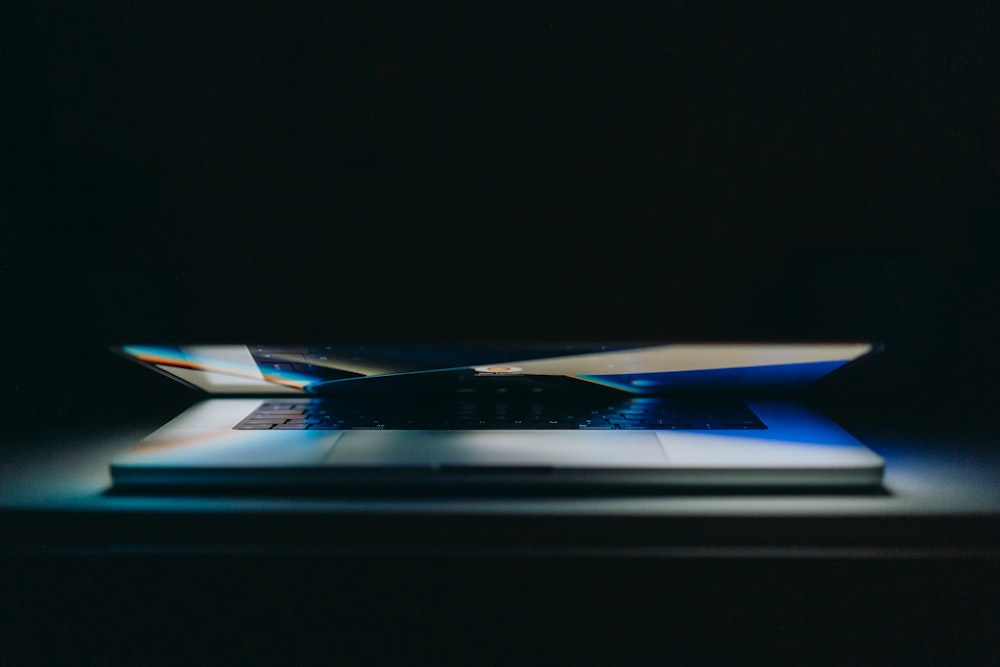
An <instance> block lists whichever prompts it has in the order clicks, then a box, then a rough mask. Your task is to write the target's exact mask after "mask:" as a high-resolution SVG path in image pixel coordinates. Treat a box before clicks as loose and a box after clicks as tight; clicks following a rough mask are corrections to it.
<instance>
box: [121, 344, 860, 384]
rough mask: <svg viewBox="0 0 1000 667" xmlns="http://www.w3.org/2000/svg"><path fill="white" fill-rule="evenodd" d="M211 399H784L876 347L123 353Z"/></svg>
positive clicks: (234, 348) (175, 348) (131, 349)
mask: <svg viewBox="0 0 1000 667" xmlns="http://www.w3.org/2000/svg"><path fill="white" fill-rule="evenodd" d="M114 349H115V351H116V352H118V353H120V354H122V355H124V356H126V357H127V358H129V359H132V360H134V361H136V362H139V363H140V364H142V365H144V366H147V367H150V368H152V369H154V370H157V371H159V372H161V373H163V374H165V375H167V376H169V377H171V378H173V379H175V380H177V381H180V382H183V383H185V384H187V385H189V386H191V387H193V388H196V389H199V390H201V391H204V392H207V393H209V394H212V395H216V396H232V395H244V396H247V395H252V396H272V395H273V396H278V395H305V396H323V395H331V396H336V395H344V394H392V393H428V392H431V393H434V392H441V393H452V392H455V391H458V392H478V391H480V390H486V391H490V392H493V391H513V392H517V391H547V392H553V391H562V392H573V391H584V390H586V389H587V388H590V389H591V390H593V389H594V388H596V387H600V388H605V389H610V390H617V391H621V392H625V393H627V394H634V395H640V396H641V395H659V394H672V393H739V394H754V393H789V392H794V391H798V390H801V389H803V388H805V387H807V386H809V385H811V384H812V383H814V382H816V381H817V380H819V379H820V378H822V377H824V376H826V375H829V374H830V373H832V372H834V371H835V370H837V369H839V368H841V367H842V366H844V365H846V364H848V363H850V362H852V361H854V360H857V359H859V358H861V357H864V356H866V355H869V354H872V353H873V352H875V351H876V350H877V346H876V345H875V344H872V343H867V342H851V343H670V344H667V343H648V342H642V343H542V344H532V345H505V344H456V345H402V344H400V345H388V344H381V345H352V344H331V345H257V344H250V345H122V346H119V347H116V348H114Z"/></svg>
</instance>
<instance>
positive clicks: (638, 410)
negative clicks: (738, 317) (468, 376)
mask: <svg viewBox="0 0 1000 667" xmlns="http://www.w3.org/2000/svg"><path fill="white" fill-rule="evenodd" d="M234 428H236V429H239V430H268V429H281V430H305V429H309V430H351V429H353V430H372V429H563V430H576V429H580V430H593V429H599V430H610V429H640V430H644V429H683V430H706V429H727V430H732V429H766V428H767V427H766V426H765V425H764V424H763V423H762V422H761V421H760V419H758V418H757V416H756V415H754V414H753V412H751V411H750V409H749V408H747V407H746V406H745V405H744V404H743V403H742V402H740V401H736V400H731V399H705V400H701V399H687V398H648V397H643V398H635V399H628V400H624V401H620V402H617V403H610V404H609V403H603V404H594V403H575V404H568V403H562V402H557V403H549V402H543V401H513V400H511V401H501V400H436V401H426V400H402V399H384V400H378V401H372V400H363V399H338V400H321V399H313V400H274V401H267V402H265V403H263V404H262V405H261V406H260V407H259V408H258V409H257V410H255V411H254V412H252V413H251V414H250V415H249V416H247V417H246V418H245V419H244V420H243V421H241V422H240V423H239V424H237V425H236V426H235V427H234Z"/></svg>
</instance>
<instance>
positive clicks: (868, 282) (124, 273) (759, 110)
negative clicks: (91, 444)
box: [0, 2, 1000, 403]
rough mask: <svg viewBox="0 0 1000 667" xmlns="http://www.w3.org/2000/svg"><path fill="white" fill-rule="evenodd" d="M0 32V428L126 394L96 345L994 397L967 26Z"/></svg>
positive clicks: (915, 18) (380, 15)
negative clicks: (509, 361)
mask: <svg viewBox="0 0 1000 667" xmlns="http://www.w3.org/2000/svg"><path fill="white" fill-rule="evenodd" d="M3 11H4V14H5V17H4V18H5V20H4V21H3V23H4V34H5V48H4V53H3V59H2V60H3V67H4V75H5V81H6V84H5V86H4V89H5V95H4V99H5V103H4V109H5V113H6V114H7V120H6V122H4V123H3V128H2V130H0V132H2V139H3V145H2V157H0V166H2V169H3V172H2V174H3V176H2V178H3V180H2V181H0V183H2V190H0V205H2V210H0V212H2V216H3V228H4V234H3V236H2V239H0V252H2V255H0V261H2V269H3V284H4V286H3V295H2V296H3V299H4V302H5V315H6V317H5V318H4V319H5V320H6V324H5V325H4V336H5V338H6V339H7V341H8V345H7V348H8V351H9V353H10V352H12V354H11V356H12V357H13V359H11V360H10V361H9V362H8V363H9V364H10V368H11V372H10V373H8V374H7V376H6V377H5V378H4V381H3V382H4V385H5V389H6V390H7V393H8V394H13V395H16V396H22V397H23V396H26V395H41V394H44V395H48V396H50V397H53V396H54V394H53V392H62V393H64V394H65V396H64V397H63V398H60V399H59V400H61V401H62V402H63V403H66V402H69V403H72V402H74V401H78V400H82V399H81V396H82V394H81V392H79V387H78V384H79V383H78V382H77V379H78V378H80V377H87V381H86V384H87V385H88V386H90V387H93V388H94V389H95V390H96V391H94V392H86V395H95V394H99V393H101V392H104V393H107V392H113V391H116V389H115V386H116V385H117V386H121V384H122V383H124V384H126V385H128V384H130V383H133V384H131V386H132V388H131V389H130V390H128V391H126V392H124V393H127V394H134V393H136V392H139V393H143V392H154V391H156V388H157V387H161V386H163V383H162V380H160V379H159V378H154V380H155V381H151V382H149V383H148V384H143V382H145V379H143V377H142V375H141V374H140V373H136V372H135V369H132V368H126V367H125V366H123V365H122V364H121V362H119V361H117V360H114V359H111V358H110V357H109V356H108V355H107V353H106V346H107V345H108V344H110V343H114V342H126V341H132V342H134V341H143V342H192V341H221V342H234V341H235V342H242V341H314V340H336V341H342V340H346V341H365V340H386V339H389V340H417V339H419V340H433V341H442V342H449V341H454V340H464V339H484V338H487V339H492V340H538V339H556V340H565V339H570V340H593V339H603V338H610V339H655V340H701V339H745V338H751V339H799V338H809V339H840V338H862V339H875V340H881V341H885V342H887V343H889V348H888V349H889V352H888V353H887V355H886V356H885V357H884V359H883V360H881V361H880V362H879V365H877V366H876V370H875V371H872V372H871V373H870V374H869V375H868V376H865V377H863V378H862V379H863V380H864V382H859V383H857V386H862V385H864V386H865V387H868V388H869V391H870V392H874V393H877V394H886V393H895V392H897V391H903V390H905V391H909V392H915V393H918V394H926V393H927V392H933V393H936V394H941V393H943V394H946V395H952V394H953V393H954V392H955V391H956V390H957V387H959V386H962V387H965V388H966V389H969V388H971V390H968V391H963V394H970V395H980V394H982V390H983V389H984V388H989V387H991V386H992V381H991V378H992V376H993V374H994V372H995V371H996V370H998V369H1000V368H998V367H1000V364H998V356H997V354H996V353H995V352H994V350H993V339H994V337H995V336H996V335H997V333H998V331H1000V327H998V318H997V316H996V310H997V309H996V307H995V301H996V299H995V295H996V294H997V292H998V288H1000V280H998V275H1000V274H998V272H997V268H996V264H997V262H996V257H997V250H998V245H1000V244H998V243H997V241H998V232H997V225H996V221H997V220H998V219H1000V196H998V188H997V185H998V179H1000V93H998V92H997V91H1000V76H998V72H1000V61H998V59H997V54H998V51H997V46H996V42H995V40H993V39H992V36H994V35H996V34H1000V31H998V29H1000V21H998V11H997V9H996V7H995V6H991V5H990V4H989V3H978V4H976V3H969V4H965V3H962V4H960V5H955V4H954V3H946V2H941V3H923V4H919V5H917V6H912V5H910V4H908V3H875V4H874V5H872V6H867V7H848V6H829V7H814V6H812V3H809V7H808V8H807V7H803V6H801V3H788V4H786V5H783V4H775V3H733V4H731V5H730V4H719V3H690V4H687V3H670V2H666V3H655V4H643V5H639V6H635V7H630V8H628V9H609V8H604V9H603V10H597V9H595V8H594V7H591V6H588V5H586V4H583V5H579V4H576V3H574V4H573V5H572V6H570V5H564V4H559V3H556V4H552V3H526V4H523V5H518V4H514V5H511V4H510V3H496V4H492V3H485V4H480V3H461V2H452V3H432V5H431V6H423V5H419V4H417V5H405V4H404V5H399V4H397V3H319V4H317V5H314V6H300V5H294V6H292V5H287V4H284V3H274V4H269V3H253V2H246V3H240V2H236V3H227V4H225V5H221V4H218V5H213V6H211V7H208V8H200V9H198V10H193V9H192V10H185V9H180V8H178V7H176V6H173V5H171V4H170V3H155V2H134V3H122V4H118V5H110V6H106V5H103V4H101V5H97V6H76V5H75V4H74V3H53V2H33V3H9V4H8V6H6V7H5V9H4V10H3ZM876 376H877V377H876ZM59 387H68V388H66V389H59ZM856 388H857V387H855V389H856ZM172 390H173V388H170V389H163V391H165V392H169V391H172ZM117 391H119V393H122V392H121V390H120V389H119V390H117Z"/></svg>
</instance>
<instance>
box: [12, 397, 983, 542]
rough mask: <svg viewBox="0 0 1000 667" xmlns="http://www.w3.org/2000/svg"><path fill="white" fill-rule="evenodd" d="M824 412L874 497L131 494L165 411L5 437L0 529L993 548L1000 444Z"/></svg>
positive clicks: (248, 538)
mask: <svg viewBox="0 0 1000 667" xmlns="http://www.w3.org/2000/svg"><path fill="white" fill-rule="evenodd" d="M828 412H829V411H828ZM831 414H832V416H834V418H835V419H837V420H838V421H840V422H841V423H842V424H843V425H844V426H845V427H846V428H847V429H848V430H849V431H851V432H852V433H854V434H855V435H856V436H857V437H858V438H859V439H860V440H861V441H862V442H865V443H866V444H867V445H868V446H869V447H870V448H871V449H873V450H874V451H876V452H877V453H878V454H880V455H881V456H882V457H884V458H885V460H886V472H885V478H884V488H883V490H882V491H881V492H877V493H870V492H866V493H843V494H840V493H832V492H824V493H811V492H809V493H806V492H796V493H773V492H772V493H761V492H753V493H744V492H739V493H736V492H728V493H727V492H715V493H692V492H685V493H677V492H665V493H654V492H650V491H645V492H641V493H638V492H632V493H600V494H580V493H575V494H561V495H560V494H555V493H552V494H534V495H530V496H529V495H523V494H518V493H510V492H508V493H502V494H496V493H494V494H493V495H487V494H477V493H463V494H462V495H454V494H451V495H449V494H447V493H435V494H419V495H416V494H404V493H402V492H397V493H384V492H379V493H371V494H363V495H362V494H358V493H354V494H352V495H345V494H340V495H337V494H335V493H331V494H324V495H322V496H319V495H315V494H313V495H289V494H260V493H258V494H253V495H249V494H248V495H243V496H241V495H234V494H225V495H221V494H202V495H192V494H186V495H185V494H171V495H168V494H159V495H151V494H143V495H139V494H122V493H118V492H114V491H113V490H112V489H111V481H110V477H109V474H108V468H107V462H108V461H109V460H110V459H111V458H112V457H113V456H114V455H116V454H117V453H118V452H120V451H121V450H122V449H124V448H126V447H128V446H129V445H130V444H131V443H133V442H135V441H137V440H138V439H140V438H141V437H143V436H144V435H145V434H147V433H149V432H150V431H152V430H153V429H154V428H155V427H157V426H158V425H159V423H160V422H162V421H166V419H167V418H168V417H169V415H164V416H163V417H162V419H155V418H154V419H145V420H143V419H139V420H133V421H131V422H129V423H119V424H114V423H109V424H105V425H101V424H96V425H95V424H93V423H92V424H90V425H89V426H86V427H83V428H78V429H75V430H65V429H64V430H62V431H61V432H58V431H53V430H45V429H44V428H43V429H35V430H33V431H27V432H22V433H17V434H12V433H8V434H6V436H5V437H6V438H8V440H9V443H8V444H9V445H10V446H7V447H6V448H5V450H4V451H5V452H6V453H5V455H4V458H3V465H2V468H0V516H2V517H4V521H3V523H4V527H3V528H0V535H2V536H3V543H2V544H3V545H4V547H5V548H8V549H11V548H14V549H31V548H40V547H41V546H43V545H44V547H45V548H48V549H51V548H55V547H56V546H59V545H61V546H62V547H65V548H90V547H96V548H116V547H118V548H125V547H128V548H142V547H143V546H146V547H150V546H151V547H154V548H168V547H170V548H181V547H182V546H183V548H189V549H197V548H207V546H208V545H211V548H214V549H224V548H227V547H236V548H240V549H253V548H256V549H272V548H275V547H276V546H281V545H283V547H288V548H291V546H293V545H294V547H295V548H297V549H304V548H336V549H347V548H350V549H388V548H392V549H423V550H433V549H448V550H452V551H453V550H455V549H463V548H465V549H483V548H487V549H493V550H497V549H500V550H503V549H506V550H515V551H516V550H531V551H534V552H538V551H539V550H542V551H544V550H546V549H549V550H560V549H564V550H565V549H577V550H581V549H582V550H586V549H591V550H601V549H606V550H619V551H621V550H643V549H646V550H650V549H651V550H660V551H663V550H667V551H671V550H672V551H673V552H676V553H695V554H697V553H701V552H702V551H701V550H704V549H711V550H714V551H713V553H724V552H725V551H726V550H727V549H728V550H737V551H738V552H739V553H742V554H748V553H751V554H752V553H772V551H769V550H774V549H779V550H780V549H795V552H796V553H797V554H800V555H801V554H807V555H808V554H809V553H815V554H819V555H823V554H830V553H831V550H834V551H836V550H841V551H842V550H844V549H849V550H851V553H853V554H865V553H876V552H877V553H891V554H894V555H905V554H907V553H914V554H920V555H928V554H935V553H940V554H944V555H947V554H951V553H954V552H955V550H956V549H960V550H963V551H962V552H963V553H965V554H977V553H981V554H985V555H988V556H989V557H995V556H996V554H998V553H1000V538H998V537H997V534H998V533H1000V531H997V530H995V528H996V526H997V525H1000V484H998V483H997V480H1000V442H998V440H1000V438H997V437H996V436H993V435H991V434H989V432H988V431H987V430H986V429H984V428H982V427H981V424H979V425H971V424H968V423H966V424H963V423H961V422H962V420H960V419H954V418H953V419H950V420H938V421H936V422H928V421H927V420H924V421H923V422H921V421H919V420H917V421H914V420H913V418H911V417H909V416H907V415H906V414H903V415H900V414H898V413H897V414H886V415H884V416H881V417H879V416H875V417H873V416H872V415H873V412H872V411H871V410H870V409H868V410H866V411H861V412H859V411H857V410H854V411H852V410H850V409H847V410H844V409H841V410H840V412H839V413H831ZM942 421H943V422H945V423H942ZM973 426H975V427H973ZM318 526H323V527H324V529H323V530H318V529H317V527H318ZM872 550H874V551H872Z"/></svg>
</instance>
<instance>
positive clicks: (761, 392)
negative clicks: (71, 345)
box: [111, 343, 884, 487]
mask: <svg viewBox="0 0 1000 667" xmlns="http://www.w3.org/2000/svg"><path fill="white" fill-rule="evenodd" d="M874 350H875V346H874V345H872V344H870V343H847V344H650V343H603V344H602V343H585V344H579V343H578V344H539V345H451V346H433V345H302V346H288V345H284V346H282V345H189V346H154V345H124V346H121V347H118V348H116V351H117V352H119V353H121V354H123V355H125V356H126V357H129V358H131V359H133V360H136V361H138V362H140V363H142V364H143V365H146V366H148V367H150V368H153V369H155V370H158V371H160V372H162V373H164V374H166V375H168V376H170V377H172V378H174V379H176V380H179V381H181V382H184V383H186V384H188V385H190V386H191V387H193V388H196V389H198V390H200V391H202V392H205V393H206V394H207V395H208V397H207V399H206V400H203V401H201V402H199V403H197V404H195V405H194V406H192V407H191V408H190V409H188V410H187V411H185V412H184V413H183V414H181V415H180V416H178V417H177V418H176V419H174V420H173V421H171V422H169V423H168V424H166V425H165V426H163V427H162V428H160V429H158V430H157V431H156V432H154V433H153V434H151V435H150V436H149V437H147V438H145V439H144V440H142V441H141V442H140V443H138V444H137V445H136V446H135V447H133V448H131V449H129V450H127V451H126V452H124V453H123V454H122V455H121V456H120V457H118V458H116V459H115V460H113V461H112V462H111V475H112V478H113V481H114V483H115V485H116V486H130V485H138V486H161V487H162V486H175V487H198V486H213V487H215V486H280V487H284V486H298V485H309V486H317V485H319V486H325V485H330V486H356V485H386V484H388V485H401V486H405V485H418V486H419V485H428V486H442V485H444V486H447V485H476V486H489V485H517V486H520V485H524V486H537V485H563V484H565V485H573V486H591V485H596V486H630V485H653V486H663V487H719V486H733V487H747V486H768V487H769V486H785V487H800V486H802V487H809V486H822V487H841V486H843V487H858V486H873V485H878V484H879V483H880V481H881V478H882V470H883V465H884V462H883V460H882V459H881V458H880V457H879V456H878V455H876V454H875V453H874V452H872V451H870V450H869V449H867V448H866V447H864V446H863V445H862V444H861V443H859V442H858V441H857V440H855V439H854V438H853V437H852V436H850V435H849V434H848V433H846V432H845V431H844V430H843V429H841V428H840V427H839V426H837V425H836V424H834V423H833V422H832V421H830V420H829V419H827V418H825V417H823V416H822V415H820V414H818V413H816V412H815V411H814V410H812V409H810V408H808V407H806V406H805V405H803V404H801V403H799V402H797V401H796V400H795V399H794V395H795V394H796V393H797V392H799V391H800V390H802V389H804V388H805V387H807V386H809V385H811V384H812V383H814V382H816V381H817V380H819V379H820V378H822V377H824V376H826V375H828V374H829V373H831V372H833V371H835V370H837V369H839V368H841V367H843V366H844V365H846V364H848V363H850V362H852V361H854V360H857V359H859V358H861V357H864V356H866V355H869V354H871V353H872V352H873V351H874Z"/></svg>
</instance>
